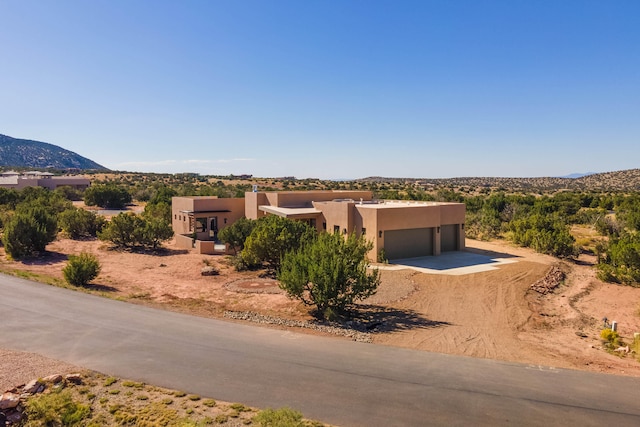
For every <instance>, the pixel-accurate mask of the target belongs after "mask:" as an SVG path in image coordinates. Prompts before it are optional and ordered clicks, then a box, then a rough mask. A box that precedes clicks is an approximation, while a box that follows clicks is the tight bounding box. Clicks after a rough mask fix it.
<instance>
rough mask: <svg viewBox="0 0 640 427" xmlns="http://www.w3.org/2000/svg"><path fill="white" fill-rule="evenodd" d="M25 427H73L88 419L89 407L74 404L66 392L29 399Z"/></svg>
mask: <svg viewBox="0 0 640 427" xmlns="http://www.w3.org/2000/svg"><path fill="white" fill-rule="evenodd" d="M26 413H27V422H26V423H25V426H27V427H32V426H33V427H35V426H75V425H80V424H81V423H82V422H83V420H85V419H87V418H89V416H90V415H91V409H90V408H89V406H86V405H82V404H80V403H77V402H74V400H73V397H72V395H71V393H70V392H69V391H68V390H60V391H53V392H51V393H44V394H39V395H36V396H33V397H31V398H29V400H28V401H27V404H26Z"/></svg>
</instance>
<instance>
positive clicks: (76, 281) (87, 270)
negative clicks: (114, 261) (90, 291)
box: [62, 252, 100, 286]
mask: <svg viewBox="0 0 640 427" xmlns="http://www.w3.org/2000/svg"><path fill="white" fill-rule="evenodd" d="M62 273H63V274H64V279H65V280H66V281H67V282H68V283H69V284H71V285H74V286H86V285H87V284H88V283H89V282H91V281H92V280H93V279H95V278H96V277H98V274H100V262H99V261H98V259H97V258H96V257H95V256H94V255H91V254H88V253H84V252H83V253H81V254H80V255H69V262H68V263H67V266H66V267H65V268H63V269H62Z"/></svg>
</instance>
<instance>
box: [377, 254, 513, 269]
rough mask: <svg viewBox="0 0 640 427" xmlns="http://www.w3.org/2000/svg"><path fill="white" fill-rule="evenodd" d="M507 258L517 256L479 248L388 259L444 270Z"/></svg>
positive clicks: (398, 263) (392, 262)
mask: <svg viewBox="0 0 640 427" xmlns="http://www.w3.org/2000/svg"><path fill="white" fill-rule="evenodd" d="M508 258H519V257H518V256H516V255H511V254H505V253H500V252H493V251H486V250H480V249H467V250H464V251H455V252H444V253H442V254H440V255H439V256H425V257H419V258H405V259H396V260H391V261H389V262H390V263H391V264H397V265H404V266H410V267H418V268H427V269H430V270H437V271H445V270H452V269H456V268H464V267H476V266H480V265H490V264H497V263H500V262H501V261H503V260H504V259H508Z"/></svg>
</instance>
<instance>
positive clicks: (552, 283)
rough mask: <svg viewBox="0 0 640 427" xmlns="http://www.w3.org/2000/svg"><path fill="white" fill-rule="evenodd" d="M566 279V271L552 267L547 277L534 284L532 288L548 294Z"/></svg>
mask: <svg viewBox="0 0 640 427" xmlns="http://www.w3.org/2000/svg"><path fill="white" fill-rule="evenodd" d="M564 279H565V275H564V273H563V272H562V271H560V269H559V268H557V267H552V268H551V270H549V272H548V273H547V275H546V276H545V277H543V278H542V279H540V280H538V281H537V282H535V283H534V284H532V285H531V286H530V288H531V289H532V290H534V291H536V292H538V293H540V294H542V295H546V294H548V293H549V292H552V291H553V290H555V289H556V288H557V287H558V286H560V284H561V283H562V282H563V281H564Z"/></svg>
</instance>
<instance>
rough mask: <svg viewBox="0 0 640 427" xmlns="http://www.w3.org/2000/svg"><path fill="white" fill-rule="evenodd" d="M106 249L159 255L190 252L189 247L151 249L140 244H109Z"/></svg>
mask: <svg viewBox="0 0 640 427" xmlns="http://www.w3.org/2000/svg"><path fill="white" fill-rule="evenodd" d="M106 249H107V250H108V251H112V252H128V253H132V254H140V255H153V256H157V257H165V256H172V255H185V254H188V253H189V250H188V249H170V248H156V249H150V248H144V247H140V246H129V247H122V246H117V245H111V246H108V247H107V248H106Z"/></svg>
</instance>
